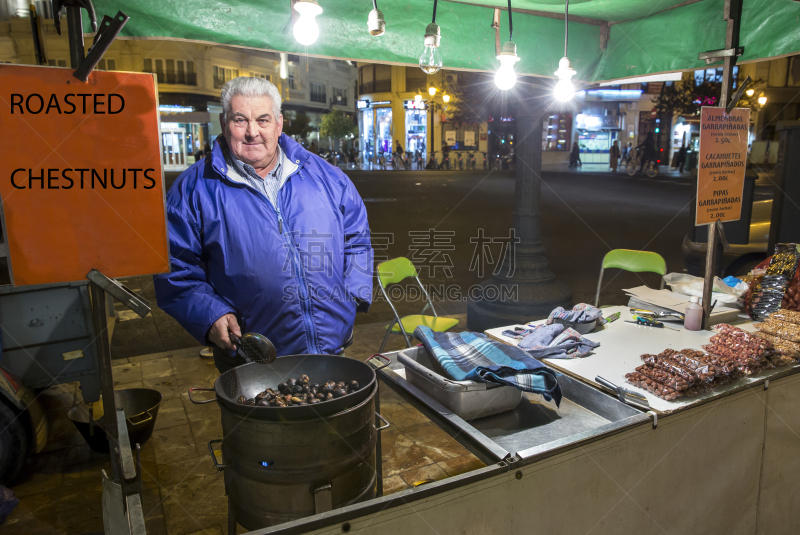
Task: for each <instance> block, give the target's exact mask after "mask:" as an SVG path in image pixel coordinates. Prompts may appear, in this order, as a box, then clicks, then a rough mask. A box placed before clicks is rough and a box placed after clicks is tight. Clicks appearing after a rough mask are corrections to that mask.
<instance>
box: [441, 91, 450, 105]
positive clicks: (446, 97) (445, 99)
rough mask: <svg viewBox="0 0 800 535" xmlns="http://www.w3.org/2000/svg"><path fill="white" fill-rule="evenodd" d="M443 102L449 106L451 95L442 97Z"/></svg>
mask: <svg viewBox="0 0 800 535" xmlns="http://www.w3.org/2000/svg"><path fill="white" fill-rule="evenodd" d="M442 100H444V103H445V104H447V103H448V102H450V95H448V94H447V93H445V94H444V95H442Z"/></svg>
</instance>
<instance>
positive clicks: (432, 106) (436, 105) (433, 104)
mask: <svg viewBox="0 0 800 535" xmlns="http://www.w3.org/2000/svg"><path fill="white" fill-rule="evenodd" d="M437 108H441V106H440V105H439V103H438V102H435V101H433V100H431V101H430V102H429V103H428V109H429V110H430V111H431V144H430V147H429V148H428V152H430V153H431V157H430V160H429V161H428V165H429V166H430V167H431V169H436V159H435V158H436V155H435V152H436V117H435V116H436V109H437ZM431 148H432V149H431Z"/></svg>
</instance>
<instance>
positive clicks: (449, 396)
mask: <svg viewBox="0 0 800 535" xmlns="http://www.w3.org/2000/svg"><path fill="white" fill-rule="evenodd" d="M397 360H398V361H399V362H400V363H401V364H403V366H405V368H406V379H407V380H408V382H410V383H411V384H412V385H414V386H416V387H417V388H419V389H420V390H422V391H423V392H425V393H426V394H428V395H429V396H430V397H432V398H433V399H435V400H436V401H438V402H439V403H441V404H442V405H444V406H445V407H447V408H448V409H450V410H451V411H453V413H454V414H456V415H458V416H460V417H461V418H462V419H464V420H476V419H478V418H485V417H487V416H492V415H495V414H500V413H503V412H507V411H510V410H513V409H514V408H515V407H516V406H517V405H519V403H520V401H522V391H521V390H520V389H518V388H514V387H513V386H500V385H492V384H487V383H478V382H476V381H454V380H452V379H448V378H447V377H445V376H444V375H443V374H444V370H443V369H442V367H441V365H440V364H439V362H438V361H437V360H436V359H435V358H433V357H431V355H430V354H429V353H428V351H427V350H426V349H425V348H424V347H415V348H412V349H408V350H405V351H402V352H400V353H399V354H398V355H397Z"/></svg>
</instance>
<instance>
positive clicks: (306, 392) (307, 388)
mask: <svg viewBox="0 0 800 535" xmlns="http://www.w3.org/2000/svg"><path fill="white" fill-rule="evenodd" d="M302 390H303V393H304V394H308V393H309V392H311V388H309V386H308V385H303V388H302Z"/></svg>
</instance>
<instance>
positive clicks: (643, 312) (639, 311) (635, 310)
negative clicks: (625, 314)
mask: <svg viewBox="0 0 800 535" xmlns="http://www.w3.org/2000/svg"><path fill="white" fill-rule="evenodd" d="M631 314H636V315H639V316H651V317H653V318H669V317H674V318H678V319H679V320H681V321H684V320H686V316H684V315H683V314H681V313H680V312H653V311H652V310H645V309H643V308H632V309H631Z"/></svg>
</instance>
